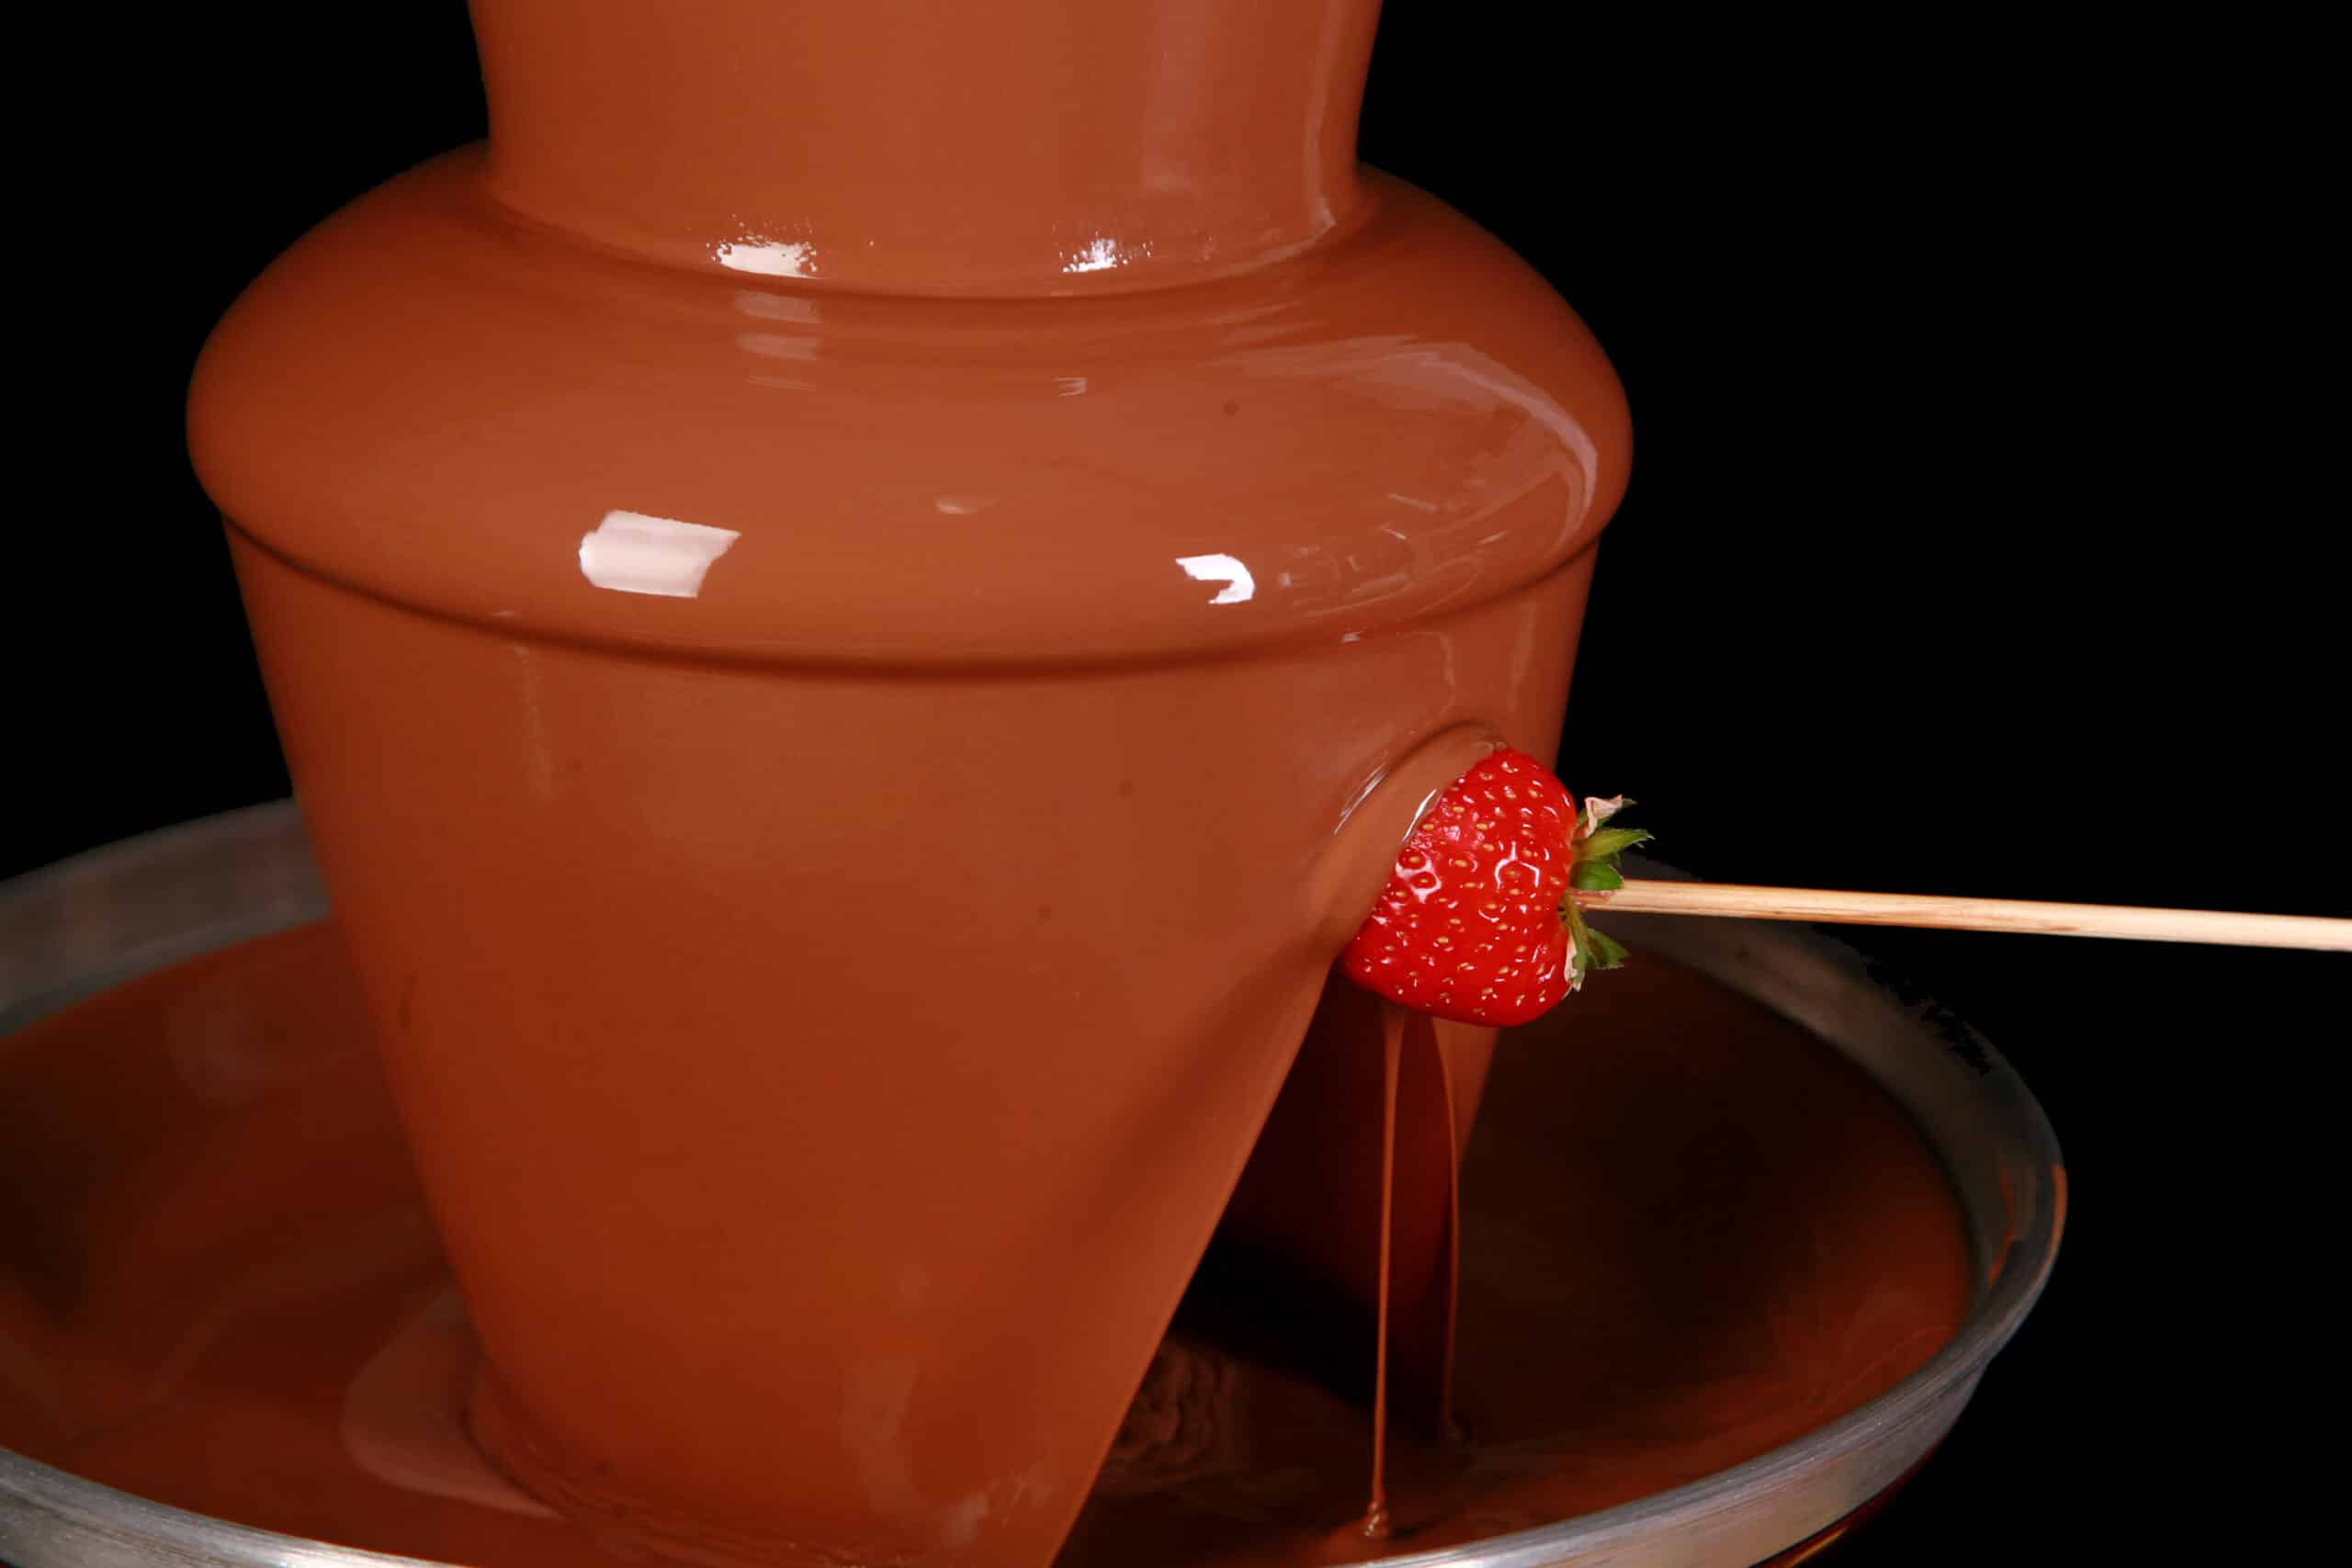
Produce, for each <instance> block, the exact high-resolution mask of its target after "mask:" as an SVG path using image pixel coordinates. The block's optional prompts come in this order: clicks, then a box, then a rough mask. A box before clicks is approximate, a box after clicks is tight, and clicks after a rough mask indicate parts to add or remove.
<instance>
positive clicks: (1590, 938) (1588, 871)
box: [1560, 795, 1650, 991]
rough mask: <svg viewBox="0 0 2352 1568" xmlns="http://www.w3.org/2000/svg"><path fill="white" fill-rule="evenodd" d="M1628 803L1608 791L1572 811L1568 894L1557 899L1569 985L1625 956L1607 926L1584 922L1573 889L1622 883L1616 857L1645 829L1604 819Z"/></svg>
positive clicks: (1639, 840)
mask: <svg viewBox="0 0 2352 1568" xmlns="http://www.w3.org/2000/svg"><path fill="white" fill-rule="evenodd" d="M1632 804H1633V802H1631V801H1629V800H1627V799H1626V798H1625V797H1624V796H1623V795H1611V796H1610V797H1609V798H1608V799H1606V800H1597V799H1594V798H1592V797H1591V796H1587V797H1586V799H1585V803H1584V808H1583V809H1582V810H1581V811H1579V812H1577V826H1576V829H1575V831H1574V832H1572V833H1571V834H1570V835H1569V837H1568V896H1567V897H1566V899H1565V900H1563V901H1562V903H1561V905H1560V919H1562V920H1563V921H1564V922H1566V925H1567V928H1568V989H1570V990H1571V991H1575V990H1581V989H1582V988H1583V987H1584V977H1585V976H1586V974H1587V973H1589V971H1591V970H1594V969H1614V968H1617V967H1619V966H1620V965H1621V964H1623V963H1624V962H1625V957H1626V953H1625V949H1624V946H1623V943H1621V942H1617V941H1616V940H1614V939H1613V938H1611V936H1610V935H1609V934H1608V933H1607V932H1606V931H1595V930H1593V929H1592V928H1591V927H1590V926H1589V925H1587V924H1585V920H1584V909H1583V908H1582V906H1581V905H1580V904H1579V903H1578V902H1577V894H1579V893H1611V892H1614V891H1616V890H1617V889H1618V888H1620V887H1623V886H1625V874H1624V872H1623V870H1622V869H1621V868H1620V867H1619V866H1618V863H1617V857H1618V856H1620V855H1622V854H1623V853H1624V852H1626V851H1627V850H1630V849H1632V848H1633V847H1634V845H1635V844H1643V843H1647V842H1648V841H1649V839H1650V835H1649V834H1648V833H1647V832H1645V830H1643V829H1639V828H1610V827H1605V826H1603V824H1605V823H1606V822H1607V821H1608V820H1609V819H1610V818H1611V817H1614V816H1615V815H1616V814H1617V813H1618V812H1620V811H1622V810H1623V809H1624V808H1625V807H1628V806H1630V805H1632Z"/></svg>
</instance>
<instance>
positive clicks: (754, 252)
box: [710, 239, 817, 277]
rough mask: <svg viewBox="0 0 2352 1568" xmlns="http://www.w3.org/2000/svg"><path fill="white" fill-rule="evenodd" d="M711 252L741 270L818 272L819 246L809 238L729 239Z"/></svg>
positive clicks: (722, 262) (789, 274)
mask: <svg viewBox="0 0 2352 1568" xmlns="http://www.w3.org/2000/svg"><path fill="white" fill-rule="evenodd" d="M710 254H711V256H712V259H714V260H715V261H717V262H718V265H721V266H723V267H730V268H732V269H733V270H735V271H737V272H756V273H759V274H761V275H763V276H767V277H810V276H815V274H816V265H815V263H816V260H817V247H816V246H814V245H812V244H810V243H809V242H808V241H806V240H759V239H748V240H729V241H726V242H724V243H721V244H720V245H719V246H718V248H717V249H715V250H713V251H712V252H711V253H710Z"/></svg>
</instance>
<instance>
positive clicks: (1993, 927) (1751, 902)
mask: <svg viewBox="0 0 2352 1568" xmlns="http://www.w3.org/2000/svg"><path fill="white" fill-rule="evenodd" d="M1577 903H1578V904H1579V905H1581V906H1582V907H1583V908H1587V909H1589V910H1591V911H1593V912H1595V913H1597V914H1599V913H1605V914H1611V915H1621V914H1623V915H1723V916H1730V917H1734V918H1744V919H1765V920H1820V921H1826V922H1828V923H1830V924H1834V925H1849V926H1932V927H1937V928H1939V929H1941V930H1945V931H2030V932H2038V933H2040V934H2041V935H2044V936H2105V937H2126V938H2131V939H2136V940H2138V941H2141V942H2211V943H2213V944H2216V945H2220V946H2228V947H2301V948H2312V949H2316V950H2318V951H2321V952H2324V953H2352V919H2329V918H2327V917H2324V916H2320V915H2243V914H2236V913H2233V912H2230V911H2227V910H2222V909H2147V908H2136V907H2133V906H2130V905H2119V904H2042V903H2035V902H2032V901H2030V900H2027V899H2022V898H1943V897H1932V896H1929V897H1919V896H1915V895H1910V894H1903V893H1832V892H1828V891H1826V890H1823V889H1817V888H1810V887H1746V886H1737V885H1736V884H1732V883H1724V882H1657V881H1651V880H1649V879H1647V878H1633V879H1629V880H1628V881H1627V882H1626V884H1625V886H1623V887H1622V888H1619V889H1616V890H1614V891H1612V892H1608V893H1579V894H1577Z"/></svg>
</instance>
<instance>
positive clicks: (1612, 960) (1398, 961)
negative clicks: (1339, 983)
mask: <svg viewBox="0 0 2352 1568" xmlns="http://www.w3.org/2000/svg"><path fill="white" fill-rule="evenodd" d="M1624 804H1625V802H1624V801H1623V799H1622V798H1619V799H1614V800H1591V799H1588V800H1587V801H1585V803H1584V804H1583V806H1582V807H1578V806H1577V800H1576V797H1575V796H1574V795H1570V794H1569V793H1568V791H1567V787H1566V785H1564V784H1561V783H1560V781H1559V780H1558V779H1556V778H1554V777H1553V776H1552V773H1551V770H1549V769H1547V768H1546V767H1544V764H1543V763H1541V762H1539V761H1536V760H1535V759H1534V758H1532V757H1530V756H1528V755H1527V754H1526V753H1525V752H1523V751H1511V750H1499V751H1496V752H1495V753H1493V754H1492V755H1490V756H1488V757H1487V758H1486V759H1485V760H1483V761H1480V762H1479V763H1478V764H1477V765H1476V767H1474V768H1472V769H1471V770H1470V771H1469V772H1468V773H1464V774H1463V775H1462V776H1461V777H1460V778H1458V779H1456V780H1454V782H1453V784H1449V785H1448V786H1446V790H1445V793H1444V794H1442V795H1440V796H1438V798H1437V801H1436V803H1435V804H1434V805H1432V806H1431V807H1430V808H1429V809H1428V810H1427V811H1426V812H1424V813H1422V816H1421V819H1420V821H1419V822H1418V823H1416V824H1415V825H1414V828H1413V832H1412V836H1411V837H1410V838H1408V839H1407V840H1405V848H1404V850H1403V851H1402V852H1400V853H1399V854H1398V855H1397V865H1396V869H1395V870H1393V871H1391V872H1390V873H1389V875H1388V885H1387V886H1385V887H1384V888H1383V889H1381V893H1380V897H1379V899H1378V901H1377V902H1376V903H1374V906H1373V910H1372V914H1371V916H1370V918H1368V919H1366V920H1365V921H1364V923H1363V928H1362V929H1361V930H1359V931H1357V932H1356V934H1355V937H1354V940H1352V941H1351V942H1349V943H1348V951H1347V953H1346V955H1345V957H1343V958H1342V959H1341V960H1340V964H1341V966H1342V967H1343V968H1344V969H1345V970H1346V971H1347V975H1348V977H1349V978H1350V979H1351V980H1353V981H1355V982H1356V983H1357V984H1358V985H1360V986H1363V987H1366V988H1368V989H1370V990H1373V991H1376V992H1378V993H1379V994H1380V995H1382V996H1384V997H1386V998H1389V999H1390V1000H1391V1001H1394V1002H1397V1003H1400V1004H1402V1005H1403V1006H1405V1007H1408V1008H1412V1009H1414V1010H1417V1011H1419V1012H1426V1013H1434V1014H1436V1015H1437V1016H1438V1017H1440V1018H1450V1019H1456V1020H1459V1021H1462V1022H1464V1023H1487V1024H1497V1025H1509V1024H1514V1023H1525V1022H1526V1021H1529V1020H1530V1019H1532V1018H1536V1017H1539V1016H1541V1015H1542V1014H1544V1013H1545V1012H1548V1011H1550V1010H1552V1009H1553V1008H1554V1007H1556V1006H1557V1005H1559V1003H1560V1002H1561V1001H1562V1000H1563V999H1565V998H1566V997H1567V995H1568V993H1569V992H1571V991H1573V990H1575V989H1577V987H1579V986H1581V985H1583V984H1584V977H1585V975H1586V972H1587V971H1589V970H1591V969H1596V968H1598V969H1614V968H1616V967H1617V965H1618V964H1621V963H1623V961H1624V957H1625V950H1624V949H1623V948H1622V947H1620V946H1618V945H1617V944H1616V943H1615V942H1611V941H1610V940H1609V938H1607V937H1605V936H1603V935H1601V934H1600V932H1599V931H1594V930H1592V929H1591V928H1590V927H1589V926H1587V925H1586V924H1585V923H1584V914H1583V911H1581V910H1580V909H1578V908H1577V902H1576V897H1575V895H1576V894H1577V892H1579V891H1585V892H1601V891H1606V890H1608V889H1611V888H1614V887H1619V886H1623V884H1624V878H1623V875H1621V874H1619V872H1618V870H1617V857H1618V856H1619V855H1620V854H1622V853H1623V852H1625V851H1626V850H1628V849H1630V848H1632V847H1633V846H1634V845H1635V844H1638V843H1640V842H1642V841H1643V840H1645V839H1647V838H1648V837H1649V835H1648V834H1647V833H1644V832H1641V831H1639V830H1637V829H1628V828H1607V827H1604V826H1603V824H1604V823H1606V822H1607V821H1608V820H1609V818H1610V817H1611V815H1613V814H1614V813H1615V812H1616V811H1618V810H1619V809H1620V808H1621V807H1623V806H1624Z"/></svg>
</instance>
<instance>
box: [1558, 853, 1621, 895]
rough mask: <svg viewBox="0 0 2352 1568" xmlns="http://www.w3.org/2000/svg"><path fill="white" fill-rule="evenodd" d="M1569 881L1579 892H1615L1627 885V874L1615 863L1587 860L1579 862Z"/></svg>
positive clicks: (1569, 875)
mask: <svg viewBox="0 0 2352 1568" xmlns="http://www.w3.org/2000/svg"><path fill="white" fill-rule="evenodd" d="M1568 882H1569V885H1570V886H1573V887H1575V888H1576V889H1577V892H1579V893H1613V892H1615V891H1616V890H1617V889H1618V888H1620V887H1623V886H1625V875H1624V873H1623V872H1621V871H1619V870H1618V869H1617V868H1616V867H1615V866H1613V865H1609V864H1606V863H1602V862H1600V861H1593V860H1586V861H1578V862H1577V864H1576V869H1575V870H1574V871H1571V872H1570V873H1569V874H1568Z"/></svg>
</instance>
